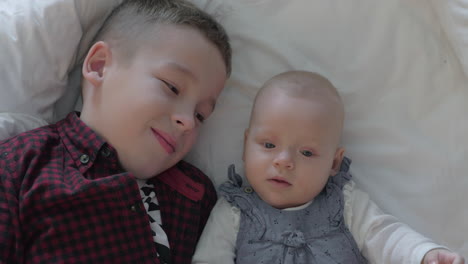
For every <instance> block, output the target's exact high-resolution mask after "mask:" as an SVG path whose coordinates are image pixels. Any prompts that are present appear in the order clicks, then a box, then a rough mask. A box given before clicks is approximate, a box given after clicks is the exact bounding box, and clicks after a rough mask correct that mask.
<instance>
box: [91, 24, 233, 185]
mask: <svg viewBox="0 0 468 264" xmlns="http://www.w3.org/2000/svg"><path fill="white" fill-rule="evenodd" d="M226 78H227V77H226V67H225V64H224V62H223V59H222V57H221V54H220V52H219V51H218V49H217V48H216V47H215V46H214V45H213V44H212V43H211V42H209V41H208V40H206V39H205V37H204V36H202V35H201V34H200V33H199V32H198V31H196V30H194V29H192V28H188V27H183V26H175V25H163V26H159V27H158V29H157V33H156V34H155V37H153V38H148V40H147V41H145V42H144V43H141V46H139V47H138V50H136V51H135V55H134V56H133V57H132V58H131V59H130V62H129V63H128V62H126V63H119V61H118V60H117V59H116V57H113V60H111V62H110V63H109V65H106V68H105V69H104V78H103V79H104V81H103V84H102V87H100V89H101V92H102V96H101V97H100V98H101V99H100V100H101V101H100V102H99V105H98V107H97V109H98V111H96V113H94V114H95V119H96V120H98V122H95V124H94V126H95V129H96V130H98V132H99V133H100V134H101V135H103V136H104V138H105V139H106V140H107V141H108V142H109V143H110V144H111V145H112V146H113V147H114V148H115V149H116V151H117V153H118V155H119V160H120V162H121V164H122V166H123V167H124V168H125V169H126V170H127V171H129V172H132V173H133V174H134V175H135V177H137V178H142V179H145V178H150V177H152V176H155V175H157V174H159V173H161V172H162V171H164V170H166V169H168V168H169V167H172V166H173V165H175V164H176V163H177V162H178V161H180V160H181V159H182V158H183V157H184V156H185V155H186V154H187V152H188V151H189V150H190V149H191V148H192V146H193V144H194V142H195V140H196V138H197V135H198V132H199V129H200V126H201V125H202V123H203V121H204V120H205V119H206V118H208V117H209V116H210V114H211V113H212V111H213V110H214V105H215V102H216V100H217V98H218V95H219V94H220V92H221V90H222V88H223V86H224V84H225V81H226ZM96 126H97V128H96Z"/></svg>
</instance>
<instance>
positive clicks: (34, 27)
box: [0, 0, 468, 257]
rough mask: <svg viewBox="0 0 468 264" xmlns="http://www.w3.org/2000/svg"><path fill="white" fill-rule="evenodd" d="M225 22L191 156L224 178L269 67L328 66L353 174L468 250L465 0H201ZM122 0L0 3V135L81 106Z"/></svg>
mask: <svg viewBox="0 0 468 264" xmlns="http://www.w3.org/2000/svg"><path fill="white" fill-rule="evenodd" d="M192 1H193V2H195V3H196V4H197V5H198V6H200V7H201V8H203V9H204V10H206V11H207V12H209V13H211V14H213V15H215V16H216V17H217V18H218V20H219V21H220V22H221V23H222V24H223V25H224V26H225V28H226V30H227V32H228V34H229V35H230V37H231V44H232V47H233V72H232V75H231V78H230V79H229V81H228V83H227V85H226V89H225V90H224V91H223V93H222V95H221V96H220V98H219V101H218V104H217V109H216V111H215V113H214V114H213V115H212V117H210V119H209V120H208V121H207V122H206V125H204V127H203V129H202V133H201V137H200V140H199V142H198V143H197V145H196V146H195V148H194V149H193V151H192V152H191V153H190V154H189V155H188V157H187V160H189V161H191V162H192V163H194V164H195V165H197V166H198V167H199V168H201V169H202V170H203V171H204V172H205V173H206V174H208V175H209V176H210V177H211V179H212V180H213V182H214V184H215V185H216V186H218V185H219V184H220V183H221V182H223V181H224V180H225V179H226V177H227V176H226V175H227V174H226V171H227V167H228V165H229V164H232V163H234V164H236V166H237V167H238V168H239V169H241V168H242V162H241V146H242V140H243V131H244V129H245V127H246V125H247V121H248V115H249V112H250V107H251V103H252V99H253V97H254V95H255V93H256V91H257V89H258V88H259V87H260V85H261V84H262V83H263V82H264V81H265V80H267V79H268V78H270V77H271V76H273V75H275V74H277V73H279V72H282V71H285V70H292V69H304V70H309V71H314V72H318V73H321V74H322V75H324V76H326V77H327V78H329V79H330V80H331V81H332V82H333V83H334V84H335V86H336V87H337V88H338V90H339V92H340V93H341V95H342V97H343V100H344V103H345V112H346V121H345V128H344V135H343V140H342V142H343V145H344V146H345V148H346V155H347V156H348V157H350V158H351V159H352V160H353V164H352V166H351V171H352V173H353V175H354V179H355V181H356V184H357V185H358V186H359V187H360V188H361V189H363V190H365V191H367V192H368V193H369V194H370V196H371V197H372V199H373V200H374V201H375V202H376V203H377V204H378V205H379V206H380V207H381V208H382V209H383V210H384V211H385V212H387V213H390V214H393V215H395V216H397V217H398V218H399V219H400V220H401V221H403V222H405V223H407V224H408V225H410V226H411V227H412V228H413V229H415V230H417V231H419V232H421V233H423V234H424V235H426V236H428V237H430V238H432V239H433V240H435V241H436V242H438V243H441V244H444V245H446V246H448V247H449V248H450V249H452V250H455V251H458V252H460V253H461V254H462V255H464V256H465V257H466V256H468V210H467V209H466V201H468V191H467V190H468V175H467V174H468V162H467V160H468V139H467V136H466V135H468V119H467V118H466V117H465V116H466V115H467V114H468V104H467V103H466V102H465V101H467V100H468V79H467V76H468V27H467V25H468V1H467V0H446V1H440V0H410V1H407V0H387V1H374V0H350V1H338V0H291V1H283V0H236V1H232V0H192ZM119 2H120V0H101V1H95V0H61V1H59V0H49V1H26V0H4V1H1V2H0V61H1V65H0V68H1V69H0V83H1V85H0V139H2V138H7V137H9V136H12V135H15V134H17V133H20V132H22V131H25V130H27V129H31V128H35V127H38V126H41V125H44V124H47V123H51V122H54V121H56V120H58V119H60V118H62V117H64V116H65V115H66V114H67V113H68V112H69V111H72V110H74V109H77V110H79V109H80V98H79V95H80V94H79V76H80V75H79V74H80V68H79V61H80V59H81V58H82V56H83V54H84V51H85V50H86V47H87V45H88V44H89V41H90V38H91V37H92V35H93V34H94V33H95V32H96V30H97V28H98V27H99V24H100V23H101V22H102V19H103V17H105V15H106V14H107V13H108V12H109V11H110V9H111V8H112V7H113V6H114V5H116V4H118V3H119Z"/></svg>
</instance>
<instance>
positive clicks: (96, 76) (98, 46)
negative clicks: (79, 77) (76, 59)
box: [82, 41, 111, 87]
mask: <svg viewBox="0 0 468 264" xmlns="http://www.w3.org/2000/svg"><path fill="white" fill-rule="evenodd" d="M110 56H111V52H110V48H109V45H108V44H107V43H105V42H103V41H98V42H96V43H94V45H93V46H91V48H90V49H89V51H88V54H87V55H86V58H85V60H84V63H83V68H82V73H83V78H85V79H86V80H87V81H88V82H90V83H91V84H92V85H93V86H94V87H99V86H100V85H101V83H102V79H103V76H104V69H105V66H106V65H107V64H109V62H110V59H111V57H110Z"/></svg>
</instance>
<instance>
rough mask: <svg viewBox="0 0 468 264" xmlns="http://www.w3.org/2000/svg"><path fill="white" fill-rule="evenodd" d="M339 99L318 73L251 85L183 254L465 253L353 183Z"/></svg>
mask: <svg viewBox="0 0 468 264" xmlns="http://www.w3.org/2000/svg"><path fill="white" fill-rule="evenodd" d="M343 120H344V107H343V103H342V101H341V98H340V96H339V94H338V92H337V90H336V89H335V87H334V86H333V85H332V84H331V83H330V82H329V81H328V80H327V79H326V78H324V77H322V76H320V75H318V74H315V73H311V72H304V71H292V72H286V73H282V74H279V75H277V76H274V77H273V78H272V79H270V80H269V81H268V82H267V83H266V84H265V85H264V86H263V87H262V88H261V89H260V91H259V93H258V94H257V96H256V98H255V101H254V106H253V109H252V114H251V119H250V123H249V127H248V129H247V130H246V131H245V138H244V153H243V161H244V167H245V176H246V179H247V181H248V183H249V185H243V184H242V179H241V177H240V176H239V175H237V174H236V173H235V172H234V167H233V166H231V167H230V168H229V179H230V181H228V182H226V183H224V184H223V185H222V186H221V188H220V194H221V198H220V199H219V200H218V202H217V204H216V205H215V207H214V209H213V211H212V213H211V215H210V218H209V219H208V222H207V225H206V227H205V229H204V231H203V234H202V237H201V239H200V241H199V244H198V246H197V250H196V253H195V256H194V258H193V260H192V263H242V264H248V263H268V264H272V263H278V264H279V263H304V264H306V263H366V262H367V261H369V262H371V263H464V260H463V258H462V257H461V256H460V255H458V254H456V253H453V252H451V251H449V250H447V249H445V248H443V247H441V246H439V245H436V244H434V243H433V242H431V241H430V240H429V239H427V238H425V237H423V236H422V235H420V234H418V233H416V232H415V231H413V230H411V229H410V228H409V227H408V226H407V225H404V224H402V223H400V222H398V221H397V220H396V219H395V218H394V217H392V216H389V215H385V214H383V213H382V212H381V211H380V210H379V209H378V207H377V206H376V205H375V204H374V203H372V202H371V201H370V200H369V197H368V195H366V194H365V193H363V192H362V191H360V190H358V189H356V188H355V186H354V183H353V182H352V181H351V175H350V173H349V165H350V160H349V159H347V158H346V157H344V152H345V150H344V148H342V147H340V145H339V144H340V138H341V133H342V130H343Z"/></svg>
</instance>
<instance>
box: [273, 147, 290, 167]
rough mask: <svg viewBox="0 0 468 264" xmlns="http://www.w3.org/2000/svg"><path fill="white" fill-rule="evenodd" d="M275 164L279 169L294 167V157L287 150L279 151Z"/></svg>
mask: <svg viewBox="0 0 468 264" xmlns="http://www.w3.org/2000/svg"><path fill="white" fill-rule="evenodd" d="M273 164H274V166H275V167H276V168H278V169H288V170H292V169H294V160H293V159H292V157H291V154H290V153H289V152H287V151H282V152H281V153H279V154H278V155H277V156H276V157H275V159H274V160H273Z"/></svg>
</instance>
